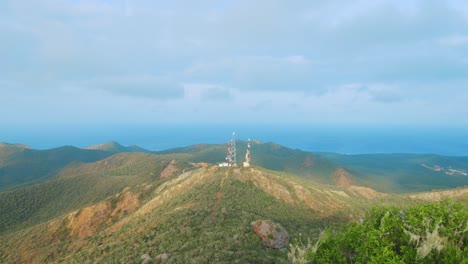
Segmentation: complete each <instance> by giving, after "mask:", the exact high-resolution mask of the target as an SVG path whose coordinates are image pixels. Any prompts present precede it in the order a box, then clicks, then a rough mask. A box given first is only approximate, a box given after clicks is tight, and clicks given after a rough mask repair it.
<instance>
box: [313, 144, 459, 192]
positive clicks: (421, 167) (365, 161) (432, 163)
mask: <svg viewBox="0 0 468 264" xmlns="http://www.w3.org/2000/svg"><path fill="white" fill-rule="evenodd" d="M321 155H323V156H324V157H325V158H327V159H329V160H331V161H333V162H336V163H339V164H341V165H342V166H343V167H344V168H346V169H347V171H348V172H349V173H351V174H352V175H354V176H356V177H359V178H360V179H361V180H362V182H365V183H366V185H368V186H370V187H372V188H375V189H377V190H379V191H383V192H421V191H430V190H434V189H447V188H456V187H460V186H467V185H468V174H467V173H468V157H450V156H440V155H433V154H366V155H341V154H329V153H324V154H321Z"/></svg>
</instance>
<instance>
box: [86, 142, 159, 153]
mask: <svg viewBox="0 0 468 264" xmlns="http://www.w3.org/2000/svg"><path fill="white" fill-rule="evenodd" d="M86 149H96V150H103V151H107V152H112V153H119V152H143V153H148V152H150V151H149V150H147V149H144V148H141V147H139V146H136V145H132V146H127V147H125V146H122V145H120V144H119V143H117V142H115V141H109V142H106V143H103V144H99V145H94V146H89V147H87V148H86Z"/></svg>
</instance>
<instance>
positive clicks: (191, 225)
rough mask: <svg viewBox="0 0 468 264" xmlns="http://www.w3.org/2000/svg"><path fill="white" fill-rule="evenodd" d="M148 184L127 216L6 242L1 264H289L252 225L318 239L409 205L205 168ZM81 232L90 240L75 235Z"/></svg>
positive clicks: (59, 224)
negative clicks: (334, 227) (393, 206)
mask: <svg viewBox="0 0 468 264" xmlns="http://www.w3.org/2000/svg"><path fill="white" fill-rule="evenodd" d="M153 184H154V186H157V187H155V188H153V189H151V190H146V191H145V190H144V188H137V187H133V188H130V189H129V190H128V192H132V193H134V194H136V195H137V196H136V197H142V198H138V204H141V205H140V206H139V207H138V208H137V209H135V210H134V211H131V212H130V211H129V213H128V214H123V215H120V216H119V215H118V216H114V217H112V215H113V213H111V212H115V211H116V210H115V208H116V207H118V206H119V205H120V204H121V202H122V199H123V198H119V197H121V196H115V197H116V198H112V199H110V200H109V199H106V200H103V201H102V202H100V203H98V204H97V205H93V206H92V207H90V208H91V209H89V210H88V209H87V208H82V209H81V210H79V211H77V212H74V213H71V214H69V215H67V216H62V217H59V218H56V219H55V220H53V221H51V222H48V223H43V224H39V225H37V226H35V227H32V228H29V229H24V230H20V231H18V232H15V233H13V234H9V235H4V236H3V239H2V240H1V241H2V242H1V244H0V260H3V261H4V262H48V263H55V262H57V263H58V262H70V263H75V262H102V263H115V262H128V263H139V262H141V260H140V257H141V256H142V255H143V254H149V255H150V256H152V257H153V258H154V257H155V256H158V255H160V254H163V253H166V254H168V255H169V256H170V257H169V259H168V263H213V262H216V263H222V262H233V261H236V260H237V261H239V262H241V263H283V262H284V263H286V261H287V252H286V251H284V250H283V251H282V250H272V249H270V248H268V247H267V246H266V245H265V244H264V242H263V241H261V240H260V238H259V237H258V236H257V235H256V234H254V233H253V232H252V229H251V227H250V223H251V222H252V221H255V220H262V219H268V220H270V221H273V222H276V223H279V224H281V225H282V226H283V227H284V228H285V229H286V230H287V231H288V232H289V234H290V236H291V237H292V238H299V237H300V234H302V235H304V236H311V237H316V236H317V235H318V233H319V231H320V229H321V228H323V227H324V226H326V225H328V224H329V223H331V222H345V221H347V220H348V219H352V218H353V217H356V216H357V215H361V214H363V212H364V211H365V210H366V208H369V207H370V206H371V205H372V204H375V203H396V201H402V200H404V201H407V202H408V203H411V200H409V199H408V198H402V197H400V198H398V197H390V196H384V195H383V194H379V193H375V192H373V191H372V190H367V189H353V188H344V187H333V186H326V185H320V184H316V183H313V182H310V181H308V180H304V179H301V178H298V177H293V176H288V175H285V174H278V173H276V172H272V171H267V170H264V169H261V168H218V167H216V166H207V167H203V168H199V169H195V170H190V171H187V172H186V173H183V174H181V175H180V176H177V177H175V178H172V179H170V180H169V181H165V182H164V183H162V184H160V183H157V181H156V182H153ZM142 193H145V194H146V195H145V196H141V194H142ZM383 197H387V198H385V200H382V198H383ZM350 208H352V210H351V209H350ZM86 212H88V213H86ZM83 214H86V215H87V216H83ZM88 214H91V216H89V215H88ZM83 229H85V230H86V229H87V230H92V232H88V233H83V232H81V233H80V231H79V230H83ZM77 230H78V231H77Z"/></svg>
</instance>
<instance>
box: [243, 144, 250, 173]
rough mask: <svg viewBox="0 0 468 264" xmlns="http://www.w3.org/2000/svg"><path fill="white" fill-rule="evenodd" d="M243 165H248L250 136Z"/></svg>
mask: <svg viewBox="0 0 468 264" xmlns="http://www.w3.org/2000/svg"><path fill="white" fill-rule="evenodd" d="M244 167H250V138H249V141H247V152H246V153H245V162H244Z"/></svg>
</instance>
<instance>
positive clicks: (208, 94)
mask: <svg viewBox="0 0 468 264" xmlns="http://www.w3.org/2000/svg"><path fill="white" fill-rule="evenodd" d="M201 98H202V100H205V101H229V100H231V99H232V94H231V91H230V90H228V89H226V88H223V87H219V86H214V87H209V88H207V89H206V90H204V91H203V92H202V94H201Z"/></svg>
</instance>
